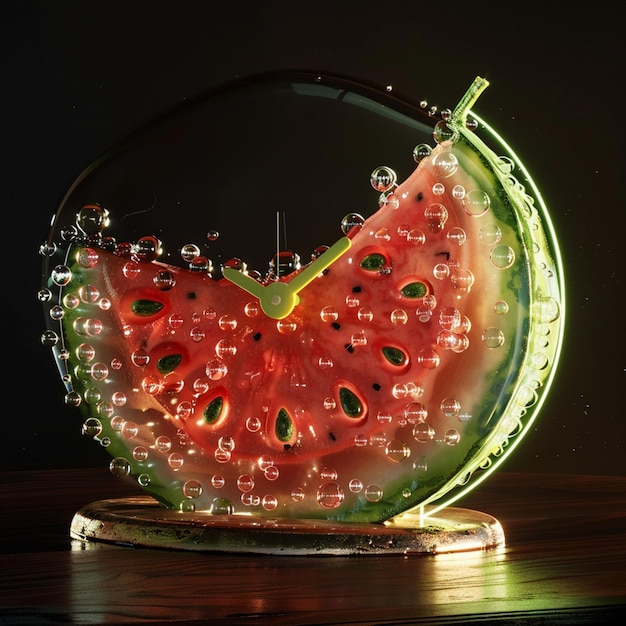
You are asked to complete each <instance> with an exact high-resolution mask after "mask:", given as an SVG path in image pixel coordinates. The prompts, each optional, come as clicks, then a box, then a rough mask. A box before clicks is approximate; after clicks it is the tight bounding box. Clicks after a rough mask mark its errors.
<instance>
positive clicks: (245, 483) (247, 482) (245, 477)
mask: <svg viewBox="0 0 626 626" xmlns="http://www.w3.org/2000/svg"><path fill="white" fill-rule="evenodd" d="M237 488H238V489H239V491H243V492H244V493H247V492H248V491H252V489H254V478H252V476H250V475H249V474H242V475H241V476H239V478H238V479H237Z"/></svg>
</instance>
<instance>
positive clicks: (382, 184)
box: [370, 165, 398, 191]
mask: <svg viewBox="0 0 626 626" xmlns="http://www.w3.org/2000/svg"><path fill="white" fill-rule="evenodd" d="M397 178H398V177H397V175H396V173H395V172H394V171H393V170H392V169H391V168H390V167H387V166H384V165H383V166H381V167H377V168H376V169H375V170H374V171H373V172H372V174H371V175H370V183H371V185H372V187H373V188H374V189H375V190H376V191H389V190H390V189H391V188H392V187H393V186H394V185H395V184H396V180H397Z"/></svg>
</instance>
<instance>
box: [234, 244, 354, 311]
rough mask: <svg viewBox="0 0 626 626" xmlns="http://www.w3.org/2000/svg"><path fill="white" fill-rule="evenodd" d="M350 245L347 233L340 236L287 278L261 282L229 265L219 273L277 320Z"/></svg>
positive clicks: (289, 309) (291, 307)
mask: <svg viewBox="0 0 626 626" xmlns="http://www.w3.org/2000/svg"><path fill="white" fill-rule="evenodd" d="M351 245H352V241H351V240H350V239H349V238H348V237H342V238H341V239H340V240H339V241H337V242H335V243H334V244H333V245H332V246H331V247H330V248H328V250H326V251H325V252H324V253H323V254H321V255H320V256H319V257H318V258H317V259H315V261H313V262H312V263H310V264H309V265H307V266H306V267H305V268H304V269H303V270H302V271H301V272H300V273H299V274H298V275H297V276H295V277H294V279H293V280H291V281H290V282H281V281H274V282H271V283H269V284H268V285H262V284H261V283H259V282H257V281H256V280H254V278H251V277H250V276H248V275H247V274H244V273H243V272H240V271H239V270H236V269H233V268H230V267H225V268H224V269H223V271H222V274H223V275H224V278H226V279H227V280H229V281H230V282H231V283H233V284H235V285H237V286H238V287H241V289H243V290H244V291H247V292H248V293H249V294H251V295H253V296H254V297H255V298H258V300H259V303H260V304H261V308H262V309H263V312H264V313H265V314H266V315H267V316H268V317H272V318H274V319H277V320H279V319H283V318H284V317H287V316H288V315H289V314H290V313H291V312H292V311H293V310H294V308H295V307H296V305H297V304H298V302H300V298H299V296H298V292H299V291H301V290H302V289H303V288H304V287H306V286H307V285H308V284H309V283H310V282H312V281H313V280H314V279H315V278H316V277H317V276H319V275H320V274H321V273H322V272H323V271H324V270H325V269H326V268H327V267H328V266H330V265H332V264H333V263H334V262H335V261H336V260H337V259H338V258H339V257H340V256H341V255H342V254H343V253H344V252H346V251H347V250H348V249H349V248H350V246H351Z"/></svg>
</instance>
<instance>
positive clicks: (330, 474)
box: [320, 467, 339, 481]
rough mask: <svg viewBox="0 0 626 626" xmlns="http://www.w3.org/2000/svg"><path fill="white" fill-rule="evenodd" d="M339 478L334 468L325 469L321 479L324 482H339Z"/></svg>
mask: <svg viewBox="0 0 626 626" xmlns="http://www.w3.org/2000/svg"><path fill="white" fill-rule="evenodd" d="M338 477H339V474H338V473H337V470H336V469H334V468H332V467H325V468H323V469H322V471H321V472H320V478H321V479H322V480H327V481H334V480H337V478H338Z"/></svg>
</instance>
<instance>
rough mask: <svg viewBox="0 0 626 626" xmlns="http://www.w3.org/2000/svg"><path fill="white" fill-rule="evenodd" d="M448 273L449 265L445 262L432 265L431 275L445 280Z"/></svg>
mask: <svg viewBox="0 0 626 626" xmlns="http://www.w3.org/2000/svg"><path fill="white" fill-rule="evenodd" d="M449 275H450V267H449V266H448V265H446V264H445V263H437V264H436V265H435V266H434V267H433V276H434V277H435V278H436V279H437V280H445V279H446V278H448V276H449Z"/></svg>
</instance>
